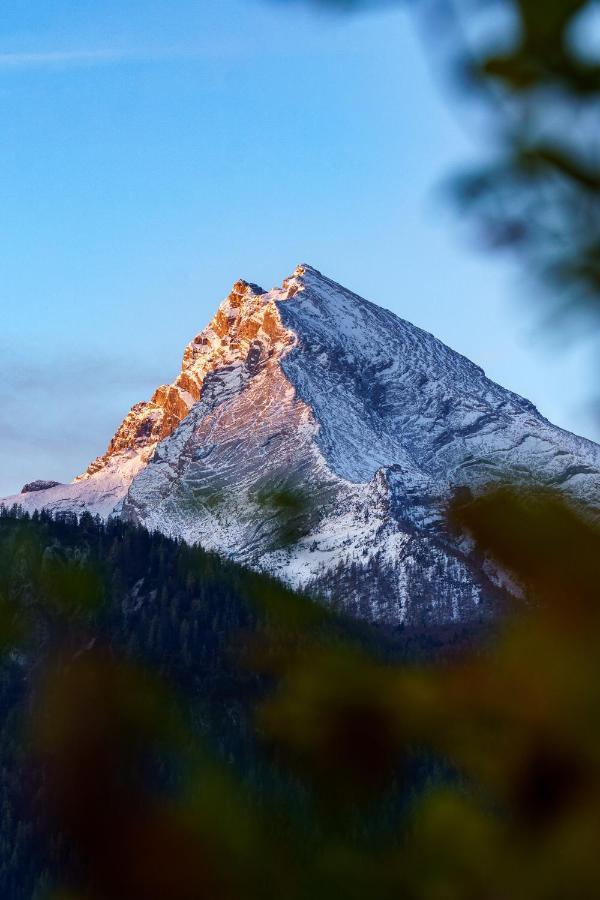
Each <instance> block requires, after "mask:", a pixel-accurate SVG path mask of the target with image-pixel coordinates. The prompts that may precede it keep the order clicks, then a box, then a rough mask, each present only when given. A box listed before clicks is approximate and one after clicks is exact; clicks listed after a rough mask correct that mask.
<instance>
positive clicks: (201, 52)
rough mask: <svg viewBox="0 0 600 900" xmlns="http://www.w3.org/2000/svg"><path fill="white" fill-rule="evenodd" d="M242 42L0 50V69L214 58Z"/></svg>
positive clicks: (233, 50) (238, 47)
mask: <svg viewBox="0 0 600 900" xmlns="http://www.w3.org/2000/svg"><path fill="white" fill-rule="evenodd" d="M241 51H242V45H241V44H240V45H234V43H233V42H229V43H227V44H223V43H221V44H217V43H215V44H212V45H210V46H205V47H192V48H184V47H171V48H166V49H162V50H161V49H157V50H148V49H145V50H144V49H140V50H135V49H125V50H115V49H99V50H50V51H33V52H14V53H0V69H5V70H11V69H31V68H78V67H87V66H108V65H118V64H123V63H135V62H146V63H153V62H154V63H160V62H168V61H169V60H186V59H189V60H200V59H214V58H219V57H223V56H231V55H233V54H239V53H240V52H241Z"/></svg>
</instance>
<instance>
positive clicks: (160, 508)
mask: <svg viewBox="0 0 600 900" xmlns="http://www.w3.org/2000/svg"><path fill="white" fill-rule="evenodd" d="M507 477H508V478H512V479H515V478H517V479H519V478H520V479H524V480H527V481H533V482H535V483H539V484H543V485H549V486H558V487H560V488H561V489H563V490H566V491H568V492H569V493H570V494H571V495H573V496H574V497H577V498H579V499H581V500H584V501H585V502H587V503H588V504H591V505H592V506H595V507H596V508H600V447H598V445H596V444H594V443H593V442H591V441H587V440H585V439H584V438H578V437H576V436H575V435H572V434H570V433H569V432H565V431H563V430H561V429H559V428H556V427H555V426H553V425H551V424H550V422H548V421H547V420H546V419H545V418H544V417H543V416H541V415H540V413H539V412H538V411H537V409H536V408H535V407H534V406H533V404H531V403H530V402H529V401H527V400H525V399H524V398H522V397H519V396H518V395H517V394H514V393H512V392H510V391H507V390H505V389H504V388H502V387H500V386H499V385H497V384H495V383H494V382H493V381H491V380H490V379H488V378H487V377H486V375H485V373H484V371H483V370H482V369H481V368H480V367H479V366H476V365H475V364H474V363H472V362H470V360H468V359H467V358H466V357H464V356H461V355H460V354H458V353H455V352H454V351H453V350H451V349H450V348H449V347H446V346H445V345H444V344H443V343H441V342H440V341H439V340H438V339H437V338H435V337H434V336H433V335H431V334H429V333H428V332H426V331H423V330H421V329H419V328H416V327H415V326H413V325H411V324H410V323H409V322H406V321H405V320H403V319H400V318H398V317H397V316H395V315H394V314H393V313H392V312H390V311H389V310H384V309H381V308H380V307H378V306H376V305H375V304H374V303H372V302H370V301H367V300H364V299H363V298H361V297H359V296H358V295H356V294H354V293H352V292H350V291H347V290H346V289H345V288H343V287H341V286H340V285H338V284H336V283H335V282H334V281H331V280H330V279H328V278H326V277H325V276H323V275H321V274H320V273H319V272H318V271H317V270H316V269H313V268H312V267H310V266H307V265H302V266H299V267H298V268H297V269H296V270H295V272H294V273H293V274H292V275H291V276H290V277H289V278H288V279H286V280H285V281H284V282H283V284H282V286H281V287H280V288H275V289H273V290H271V291H263V290H262V289H261V288H259V287H258V286H256V285H253V284H250V283H248V282H244V281H239V282H236V284H235V285H234V287H233V289H232V291H231V293H230V294H229V295H228V297H227V298H226V299H225V300H224V301H223V303H222V304H221V306H220V307H219V309H218V311H217V313H216V315H215V316H214V318H213V319H212V321H211V322H210V323H209V325H208V326H207V327H206V328H205V329H204V330H203V331H202V332H201V333H200V334H199V335H197V336H196V337H195V338H194V340H193V341H191V342H190V344H188V346H187V347H186V348H185V351H184V356H183V362H182V368H181V372H180V373H179V375H178V376H177V378H176V379H175V381H174V382H173V384H171V385H163V386H161V387H160V388H158V389H157V391H156V392H155V394H154V395H153V397H152V399H151V400H150V401H148V402H147V403H141V404H136V406H134V407H133V409H132V410H131V411H130V412H129V414H128V415H127V416H126V417H125V419H124V421H123V423H122V425H121V426H120V427H119V429H118V430H117V432H116V434H115V436H114V438H113V439H112V441H111V443H110V445H109V448H108V450H107V452H106V453H105V454H104V455H103V456H101V457H99V458H98V459H97V460H95V461H94V462H93V463H92V464H91V465H90V467H89V468H88V469H87V471H86V472H85V473H84V474H83V475H82V476H79V477H78V478H77V479H75V481H74V482H72V483H71V484H70V485H59V486H53V487H51V488H48V489H46V490H43V489H42V490H36V491H34V492H31V493H26V494H22V495H19V496H18V497H15V498H7V500H5V501H4V502H5V503H9V504H10V503H12V502H18V503H20V504H21V505H23V506H24V507H25V508H27V509H35V508H40V507H43V508H48V509H51V510H69V509H70V510H74V511H76V512H81V511H83V510H84V509H88V510H90V511H91V512H94V513H96V512H97V513H99V514H100V515H102V516H108V515H111V514H113V515H120V516H123V517H124V518H126V519H129V520H132V521H135V522H139V523H141V524H143V525H145V526H147V527H149V528H155V529H159V530H161V531H163V532H165V533H167V534H170V535H173V536H178V537H183V538H184V539H185V540H187V541H189V542H199V543H201V544H202V545H204V546H206V547H209V548H211V549H214V550H216V551H218V552H221V553H223V554H225V555H227V556H230V557H233V558H235V559H237V560H239V561H241V562H244V563H246V564H248V565H251V566H254V567H256V568H258V569H263V570H266V571H269V572H272V573H273V574H276V575H278V576H279V577H281V578H283V579H284V580H286V581H288V582H289V583H291V584H294V585H298V586H303V587H307V586H308V587H313V588H315V589H318V590H320V592H321V593H324V594H325V595H327V596H329V597H330V598H331V601H332V602H334V603H340V604H342V605H344V606H345V607H346V608H348V609H350V610H351V611H353V612H355V613H356V614H358V615H362V616H365V617H368V618H373V619H377V620H379V621H385V622H391V623H398V622H400V621H414V620H420V621H430V620H435V621H446V620H449V619H457V618H464V619H468V618H472V617H473V616H480V615H487V614H489V613H490V612H491V611H492V608H493V606H494V604H495V603H496V601H497V599H498V596H499V591H498V588H497V586H496V585H495V584H494V582H499V581H500V577H499V576H497V575H496V574H495V573H494V571H493V569H492V568H491V567H490V566H489V564H485V565H482V564H481V563H480V562H477V561H476V560H474V559H473V558H471V556H470V555H469V550H468V548H466V547H465V546H463V545H459V544H457V543H456V542H455V541H453V540H452V538H451V537H450V536H449V535H448V534H447V532H446V528H445V524H444V515H443V510H444V508H445V505H446V503H447V500H448V497H449V495H450V493H451V492H452V491H453V490H454V489H455V488H457V487H465V486H468V487H469V488H470V489H472V490H477V488H478V486H480V485H483V484H486V483H488V482H489V481H490V480H494V479H498V478H507ZM294 494H296V495H298V496H301V497H302V498H303V500H302V503H301V504H297V503H296V504H295V501H294V500H293V496H294ZM278 496H279V497H287V498H288V499H287V500H286V503H287V505H286V503H284V504H283V507H281V508H279V507H277V504H276V503H275V501H274V499H273V498H277V497H278ZM290 497H292V500H291V501H290V499H289V498H290ZM290 503H291V505H290ZM290 535H291V536H292V538H293V539H290Z"/></svg>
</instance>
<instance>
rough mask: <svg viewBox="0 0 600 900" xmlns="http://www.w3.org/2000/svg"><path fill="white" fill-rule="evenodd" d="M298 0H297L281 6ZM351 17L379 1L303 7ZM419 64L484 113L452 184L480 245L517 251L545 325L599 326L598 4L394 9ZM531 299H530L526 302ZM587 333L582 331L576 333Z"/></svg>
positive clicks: (441, 4)
mask: <svg viewBox="0 0 600 900" xmlns="http://www.w3.org/2000/svg"><path fill="white" fill-rule="evenodd" d="M279 2H281V3H284V2H296V3H297V2H301V0H279ZM305 2H306V4H307V5H309V6H316V7H321V8H325V9H331V10H332V11H338V12H340V11H346V12H357V11H360V10H368V9H374V8H381V7H385V6H388V4H386V3H380V2H377V0H305ZM396 5H397V6H405V7H407V8H410V9H411V10H412V11H414V13H415V15H416V17H417V19H418V20H420V22H421V23H422V26H423V29H422V30H423V35H424V44H425V48H426V50H427V51H428V52H429V55H430V56H431V57H432V59H433V60H434V62H435V63H436V64H440V63H441V65H442V67H443V71H444V81H445V83H446V84H449V83H451V82H452V83H453V84H454V87H455V88H457V89H458V91H459V93H460V94H461V95H462V99H463V100H467V99H471V100H476V101H477V103H478V110H479V111H481V112H483V113H484V125H483V128H482V129H481V132H480V143H481V146H482V151H483V153H482V162H481V163H479V164H478V165H470V166H469V167H468V168H467V169H466V170H465V172H464V173H463V174H462V175H461V176H458V177H456V178H455V179H454V182H453V194H454V197H455V200H456V202H457V204H458V207H459V209H460V210H461V211H462V212H465V213H469V214H470V215H471V217H472V218H473V221H474V222H475V223H476V225H477V234H478V238H479V240H480V242H481V244H482V245H483V246H485V247H487V248H493V249H508V250H511V251H514V252H516V253H517V254H518V255H519V257H520V259H521V260H522V262H523V264H524V270H525V273H526V275H527V276H528V278H535V279H536V280H539V281H540V282H541V283H542V285H543V287H544V290H542V291H538V292H537V294H536V296H537V299H538V300H539V302H540V303H542V304H543V306H544V314H543V316H544V318H545V320H546V321H547V323H548V324H550V325H555V326H557V325H560V326H561V328H562V330H561V332H560V338H561V340H564V338H565V331H564V326H568V327H569V329H570V332H571V334H579V335H581V334H582V332H581V330H580V329H581V326H582V325H583V326H587V323H588V322H589V320H590V319H591V320H592V322H593V325H594V327H597V326H598V324H599V323H600V145H599V141H600V129H599V128H598V122H599V119H600V9H599V4H598V0H546V2H540V0H397V2H396ZM532 294H533V292H532V291H530V295H529V297H530V300H531V298H532ZM583 333H585V334H586V336H587V335H588V334H589V332H588V331H585V332H583Z"/></svg>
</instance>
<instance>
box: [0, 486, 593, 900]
mask: <svg viewBox="0 0 600 900" xmlns="http://www.w3.org/2000/svg"><path fill="white" fill-rule="evenodd" d="M449 518H450V522H451V525H452V527H453V528H454V529H456V530H458V531H460V532H465V533H468V534H469V535H470V536H471V539H472V540H473V541H474V542H475V544H476V546H477V547H478V549H479V551H480V552H485V553H486V554H487V555H489V557H490V558H493V559H494V560H495V561H496V563H497V564H499V565H501V566H502V568H503V569H504V570H505V571H507V572H510V573H512V577H513V579H514V583H515V585H518V590H519V592H520V594H521V601H520V603H519V604H518V607H517V609H518V611H517V612H516V613H515V614H514V615H513V616H512V617H510V618H507V619H506V620H505V621H503V622H502V623H498V625H497V627H496V629H495V631H494V633H493V634H491V635H490V634H488V635H487V636H486V637H485V639H482V638H481V635H477V634H474V635H473V638H472V640H471V642H470V644H469V643H467V644H465V643H464V642H463V643H461V649H460V652H458V653H456V652H455V650H454V647H453V642H452V640H450V642H449V643H448V645H447V647H446V650H445V651H444V650H442V651H440V648H438V649H437V650H436V655H435V658H434V659H433V660H431V659H428V655H429V654H428V651H427V649H426V648H427V639H428V637H430V636H431V634H430V630H429V629H425V630H424V631H423V633H422V635H421V639H422V640H423V648H424V649H423V651H422V652H421V654H420V658H419V654H417V656H415V655H414V654H407V653H406V652H405V642H406V640H407V638H408V635H406V634H405V633H403V632H399V633H397V634H396V635H395V637H394V638H393V639H392V638H391V637H390V635H389V634H385V633H381V632H379V631H372V630H370V629H368V628H366V626H360V625H354V624H352V623H346V622H345V621H344V620H343V619H341V618H340V617H338V616H335V615H334V614H333V613H331V611H328V610H325V609H322V608H321V607H320V606H319V605H318V604H316V603H314V602H313V601H311V600H309V599H308V598H301V597H298V596H295V595H293V594H292V593H290V592H289V591H286V590H285V589H284V588H282V587H281V586H279V585H278V584H277V583H276V582H274V581H271V580H269V579H264V578H262V577H261V576H258V575H255V574H253V573H245V572H244V571H243V570H241V569H238V568H237V567H235V566H231V565H230V564H228V563H225V562H222V561H219V560H218V559H217V558H216V557H214V556H212V555H210V554H205V553H203V551H201V550H199V549H196V548H190V547H186V546H185V545H182V544H179V543H176V542H173V541H168V540H167V539H165V538H162V537H160V536H159V535H149V534H145V533H143V532H142V531H141V530H137V529H130V528H128V527H127V526H124V525H123V524H122V523H112V524H109V525H102V524H101V523H99V522H93V521H89V519H88V520H86V521H84V522H83V527H82V526H81V525H79V524H77V522H76V521H75V522H73V521H70V522H64V521H59V522H53V521H51V520H50V518H49V517H42V518H41V519H40V518H39V517H38V519H37V521H30V520H28V519H26V518H25V519H23V518H22V517H19V516H17V517H10V516H7V515H3V516H0V560H1V561H2V569H1V578H0V585H1V587H2V590H3V591H4V592H5V596H6V598H7V603H8V604H9V607H10V606H11V605H12V607H13V609H22V610H24V616H25V618H26V619H27V621H28V623H29V637H28V639H27V641H26V642H25V644H22V647H23V651H22V653H23V654H24V655H23V657H22V658H21V660H20V661H19V663H18V666H17V670H16V675H15V668H14V665H15V664H14V660H11V653H10V652H9V653H8V655H7V656H6V657H5V662H4V663H3V665H2V667H1V668H0V686H2V692H1V694H0V699H1V702H2V706H3V708H4V709H5V711H6V710H8V711H10V709H11V708H12V710H13V712H12V714H11V715H12V722H13V725H12V728H11V731H10V735H11V737H10V738H9V737H7V733H6V731H5V732H4V734H3V735H2V740H1V741H0V773H2V772H4V773H10V772H11V771H12V772H13V777H14V776H18V777H17V781H18V782H19V783H20V784H21V785H25V784H26V785H28V786H29V788H28V792H27V793H29V799H27V794H26V796H25V798H24V797H23V796H22V787H21V788H20V790H16V788H15V785H14V783H13V785H12V788H11V791H12V793H13V800H12V806H11V805H10V802H9V797H10V791H5V794H4V800H3V806H2V807H1V808H0V845H1V846H3V847H4V849H5V852H7V859H9V858H10V856H11V853H12V854H14V853H15V850H16V846H17V845H19V844H18V842H19V841H20V842H22V843H23V842H24V843H23V846H25V847H28V848H29V851H28V852H29V854H30V856H29V857H27V856H26V855H25V856H24V855H23V854H22V853H21V865H22V866H25V868H27V866H31V867H32V868H33V869H34V872H35V871H37V875H35V884H36V885H37V894H36V896H37V897H53V898H54V900H58V897H60V896H67V897H71V896H72V897H73V898H75V897H77V898H93V900H96V898H97V900H119V898H124V900H125V898H127V900H137V898H140V900H141V898H144V900H153V898H157V900H159V898H160V900H167V898H174V900H179V898H182V900H184V898H185V900H187V898H190V900H192V898H201V897H207V898H221V897H223V898H271V897H272V898H275V897H277V898H279V897H280V896H281V895H282V894H284V895H285V896H289V897H292V898H299V900H300V898H302V900H304V898H306V900H308V898H311V900H312V898H321V897H322V898H331V897H336V898H349V900H350V898H356V900H358V898H363V897H365V896H369V897H376V898H388V897H389V898H392V897H394V898H395V897H398V896H402V897H405V898H415V900H421V898H423V900H430V898H431V900H437V898H444V900H446V898H451V900H454V898H456V900H463V898H470V897H473V898H478V900H486V898H489V900H496V898H504V897H511V898H512V897H516V898H519V897H523V898H527V900H536V898H540V900H547V898H557V900H558V898H564V897H569V898H582V900H584V898H585V900H588V898H591V897H594V896H596V895H597V894H598V892H599V891H600V862H599V861H598V856H597V846H598V842H599V841H600V720H598V716H597V711H598V709H599V708H600V653H599V652H598V650H599V647H600V605H599V602H598V601H599V599H600V598H599V597H598V592H599V590H600V588H599V585H600V579H599V578H598V575H599V574H600V573H599V571H598V570H599V567H600V525H599V523H598V520H597V518H594V517H592V516H591V514H590V513H589V512H588V511H587V510H583V509H580V508H578V507H576V506H574V505H572V504H571V503H570V502H569V501H567V500H565V499H564V498H562V497H560V496H558V495H556V494H554V493H540V492H539V491H533V490H532V491H530V492H528V493H527V492H524V491H523V490H519V491H515V490H513V489H511V488H510V487H502V488H493V489H490V490H489V491H487V492H485V493H483V494H482V495H481V496H479V497H477V498H475V499H466V498H465V496H464V492H463V493H462V494H461V496H460V498H457V500H456V501H455V502H454V503H453V504H452V508H451V510H450V512H449ZM21 542H23V543H22V545H21ZM22 546H23V547H24V548H25V557H26V559H27V564H26V565H24V563H23V559H24V555H23V553H22V552H21V549H22ZM48 546H51V547H52V548H53V549H52V554H53V556H56V555H57V554H60V555H61V556H62V558H66V559H72V558H73V556H74V554H75V552H76V550H77V551H78V552H79V557H80V560H85V562H81V564H82V565H83V566H89V567H91V571H93V572H95V573H102V575H101V581H102V590H101V594H102V597H103V600H102V602H101V603H100V605H99V606H93V605H92V606H90V605H89V604H87V603H85V602H82V603H73V602H72V598H71V599H70V600H69V602H68V603H66V604H64V605H63V604H59V605H57V604H56V601H55V594H56V592H57V591H58V590H59V587H60V585H62V584H64V583H66V584H67V593H69V591H70V590H71V582H70V581H69V580H68V579H67V581H66V582H65V581H64V579H63V576H62V573H61V572H60V571H59V572H58V576H57V582H56V584H55V585H53V586H52V587H51V588H50V589H49V581H48V578H49V574H48V570H47V567H45V564H44V559H45V558H46V548H47V547H48ZM109 559H110V560H111V566H112V568H111V569H109V568H108V566H107V565H103V562H106V561H107V560H109ZM169 573H171V575H170V574H169ZM140 579H143V580H144V582H145V583H144V584H143V585H141V584H140ZM87 583H89V584H90V585H92V586H93V585H94V578H90V581H89V582H86V580H85V579H81V580H80V581H79V584H80V585H81V589H82V591H85V589H86V588H85V585H86V584H87ZM161 585H163V586H164V585H167V589H166V591H164V592H163V596H162V597H160V596H157V594H158V593H159V592H158V591H157V589H156V588H157V586H158V587H159V588H160V586H161ZM92 590H93V591H94V592H95V591H96V588H95V587H93V588H92ZM11 672H12V673H13V677H11ZM14 677H16V681H15V680H14ZM15 691H16V693H15ZM7 698H8V699H10V698H12V707H11V703H10V702H8V701H7ZM15 698H16V705H15ZM19 698H20V699H19ZM15 715H16V718H15ZM10 719H11V716H9V720H10ZM19 723H20V724H19ZM19 735H20V737H19ZM10 783H11V782H10V781H9V782H8V784H10ZM32 786H34V790H33V793H31V790H30V789H31V787H32ZM15 791H16V796H17V797H19V796H21V799H20V801H19V803H21V804H23V803H25V807H27V806H29V808H30V812H29V813H28V815H29V817H30V818H29V821H31V820H32V821H33V822H34V823H35V828H34V831H33V832H32V835H33V837H30V838H28V839H27V840H26V839H25V837H24V835H23V834H21V835H20V837H18V838H17V837H16V833H15V832H14V831H13V833H12V835H13V836H12V841H13V843H12V845H10V842H9V843H7V841H8V838H9V832H10V828H9V826H8V824H7V823H8V821H19V815H20V816H23V812H22V811H21V813H19V812H18V809H19V804H18V803H17V804H16V805H15V800H14V796H15ZM20 792H21V794H20ZM7 804H8V806H7ZM7 816H8V819H7ZM20 821H21V822H22V823H26V822H27V821H28V819H27V817H24V818H22V819H21V820H20ZM29 827H31V826H29ZM15 841H17V845H15ZM19 846H20V845H19ZM11 847H12V849H10V848H11ZM36 860H37V862H36ZM40 860H46V862H45V863H44V864H43V865H41V864H40ZM36 865H38V866H39V870H36V869H35V866H36ZM21 877H22V872H21ZM15 883H16V884H19V882H15V881H13V882H12V888H11V892H10V893H8V894H7V896H11V897H15V898H17V897H20V896H27V894H26V893H23V894H19V893H18V892H15V891H14V885H15ZM22 883H24V882H22ZM55 890H62V891H67V893H66V894H60V893H59V894H56V893H54V894H53V893H52V891H55ZM69 891H70V892H71V893H69Z"/></svg>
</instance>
